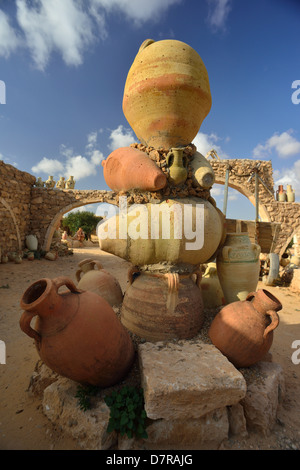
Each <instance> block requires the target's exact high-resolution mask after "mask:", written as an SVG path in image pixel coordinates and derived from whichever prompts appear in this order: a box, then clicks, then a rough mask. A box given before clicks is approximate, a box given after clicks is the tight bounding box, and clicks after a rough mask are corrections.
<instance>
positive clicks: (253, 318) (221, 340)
mask: <svg viewBox="0 0 300 470" xmlns="http://www.w3.org/2000/svg"><path fill="white" fill-rule="evenodd" d="M281 309H282V305H281V303H280V301H279V300H278V299H277V298H276V297H274V296H273V295H272V294H271V293H270V292H268V291H266V290H265V289H260V290H258V291H257V292H252V293H250V294H249V295H248V296H247V298H246V300H244V301H238V302H233V303H232V304H230V305H226V306H225V307H223V308H222V309H221V310H220V312H219V313H218V314H217V315H216V317H215V318H214V320H213V321H212V324H211V326H210V329H209V331H208V335H209V337H210V339H211V341H212V343H213V344H214V345H215V346H216V347H217V348H218V349H219V350H220V351H221V352H222V354H224V356H226V357H227V358H228V360H229V361H230V362H232V364H233V365H235V367H249V366H251V365H253V364H255V363H256V362H258V361H260V360H261V359H263V357H264V356H265V355H266V353H267V352H268V351H269V349H270V347H271V345H272V342H273V330H274V329H275V328H277V326H278V324H279V317H278V314H277V312H278V311H279V310H281Z"/></svg>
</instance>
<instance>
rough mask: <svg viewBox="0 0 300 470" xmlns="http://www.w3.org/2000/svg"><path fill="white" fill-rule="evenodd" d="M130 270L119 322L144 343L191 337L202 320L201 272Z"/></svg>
mask: <svg viewBox="0 0 300 470" xmlns="http://www.w3.org/2000/svg"><path fill="white" fill-rule="evenodd" d="M134 269H135V268H133V270H132V269H131V270H130V271H129V281H130V286H129V288H128V289H127V290H126V292H125V295H124V300H123V304H122V308H121V322H122V323H123V325H124V326H125V327H126V328H127V329H128V330H129V331H131V332H132V333H134V334H136V335H137V336H139V337H141V338H144V339H146V341H164V340H171V339H174V338H177V339H190V338H193V337H194V336H195V335H196V334H197V333H198V332H199V330H200V329H201V327H202V324H203V321H204V311H203V302H202V295H201V288H200V281H201V273H200V272H198V273H197V274H196V280H193V279H192V275H180V274H178V273H165V274H163V273H162V274H152V273H146V272H139V270H138V268H136V272H134Z"/></svg>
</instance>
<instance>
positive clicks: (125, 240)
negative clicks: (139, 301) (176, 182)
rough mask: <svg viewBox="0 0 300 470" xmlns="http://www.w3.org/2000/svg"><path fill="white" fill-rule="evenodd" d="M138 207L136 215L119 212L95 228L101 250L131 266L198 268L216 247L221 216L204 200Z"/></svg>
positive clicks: (222, 220) (221, 231)
mask: <svg viewBox="0 0 300 470" xmlns="http://www.w3.org/2000/svg"><path fill="white" fill-rule="evenodd" d="M140 206H141V207H139V211H135V210H134V211H133V212H130V211H129V210H128V213H127V212H126V210H125V211H123V210H120V213H119V214H118V215H116V216H115V217H111V218H110V219H109V220H107V221H106V222H104V223H103V224H101V225H100V226H98V230H97V235H98V238H99V245H100V248H101V250H103V251H107V252H109V253H112V254H114V255H116V256H119V257H120V258H123V259H126V260H127V261H130V262H131V263H132V264H133V265H135V266H144V265H148V264H155V263H161V262H168V263H171V264H179V263H188V264H192V265H199V264H201V263H205V262H206V261H207V260H208V259H209V258H210V257H211V256H212V255H213V254H214V253H215V252H216V250H217V248H218V247H219V244H220V242H221V240H222V238H223V234H224V216H223V214H222V213H221V212H220V211H218V210H217V209H216V208H215V207H214V206H213V205H212V204H211V203H210V202H208V201H207V200H204V199H200V198H185V199H168V200H166V201H164V202H162V203H158V204H151V203H149V204H143V205H142V204H141V205H140ZM125 209H126V208H125ZM128 209H129V208H128Z"/></svg>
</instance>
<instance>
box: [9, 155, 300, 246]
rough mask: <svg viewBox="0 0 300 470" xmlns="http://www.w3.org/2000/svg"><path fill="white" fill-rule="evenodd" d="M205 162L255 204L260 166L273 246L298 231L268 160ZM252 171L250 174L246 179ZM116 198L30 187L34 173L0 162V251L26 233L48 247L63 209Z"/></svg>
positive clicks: (299, 209)
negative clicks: (274, 229) (278, 195)
mask: <svg viewBox="0 0 300 470" xmlns="http://www.w3.org/2000/svg"><path fill="white" fill-rule="evenodd" d="M209 161H210V163H211V165H212V167H213V169H214V172H215V175H216V183H219V184H224V183H225V178H226V169H228V170H229V186H230V187H231V188H234V189H236V190H237V191H239V192H240V193H242V194H244V195H245V196H246V197H248V198H249V200H250V201H251V202H252V203H253V204H254V205H255V178H254V172H255V171H256V168H257V166H258V165H259V168H258V175H259V177H260V178H261V180H262V181H263V182H264V184H263V183H261V182H260V183H259V215H260V217H261V220H262V221H265V222H279V223H281V231H280V233H279V235H278V241H277V243H276V246H275V248H274V251H275V252H277V253H279V254H282V253H283V252H284V250H285V249H286V247H287V245H288V244H289V242H290V241H291V239H292V237H293V235H294V234H295V233H298V234H299V235H300V204H299V203H296V202H294V203H290V202H278V201H276V200H275V197H274V194H275V193H274V181H273V169H272V163H271V161H259V160H250V159H232V160H215V159H214V160H209ZM251 175H253V177H252V179H251V180H250V181H249V178H250V177H251ZM117 199H118V194H116V193H115V192H113V191H102V190H67V189H66V190H64V189H63V190H60V189H47V188H39V187H35V177H34V176H32V175H30V174H29V173H26V172H23V171H19V170H18V169H16V168H14V167H13V166H11V165H7V164H5V163H3V162H2V161H0V221H1V224H0V248H1V249H2V250H3V251H5V250H6V251H15V250H21V249H22V248H24V247H25V238H26V235H28V234H29V233H32V234H34V235H36V236H37V238H38V241H39V247H40V248H42V249H44V250H48V249H49V247H50V244H51V240H52V236H53V233H54V231H55V229H56V228H57V226H58V225H59V223H60V220H61V218H62V217H63V215H64V214H65V213H67V212H68V211H70V210H72V209H74V208H76V207H80V206H83V205H86V204H95V203H101V202H107V203H111V204H117ZM220 209H222V208H220ZM87 210H88V208H87Z"/></svg>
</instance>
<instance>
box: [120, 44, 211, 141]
mask: <svg viewBox="0 0 300 470" xmlns="http://www.w3.org/2000/svg"><path fill="white" fill-rule="evenodd" d="M210 108H211V93H210V86H209V80H208V74H207V70H206V68H205V65H204V63H203V61H202V59H201V57H200V56H199V54H198V53H197V52H196V51H195V50H194V49H193V48H192V47H190V46H189V45H188V44H186V43H184V42H181V41H176V40H172V39H167V40H163V41H157V42H155V41H154V40H151V39H147V40H146V41H144V42H143V43H142V45H141V47H140V49H139V51H138V54H137V55H136V57H135V59H134V62H133V64H132V66H131V67H130V70H129V72H128V75H127V79H126V83H125V87H124V95H123V112H124V115H125V117H126V119H127V121H128V122H129V124H130V126H131V127H132V129H133V130H134V132H135V134H136V136H137V137H138V139H139V140H140V141H141V142H142V143H143V144H145V145H147V146H152V147H154V148H159V147H163V148H165V149H169V148H171V147H181V146H183V147H185V146H186V145H188V144H189V143H190V142H192V141H193V139H194V138H195V137H196V135H197V133H198V131H199V129H200V126H201V124H202V122H203V120H204V119H205V117H206V116H207V115H208V113H209V111H210Z"/></svg>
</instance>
